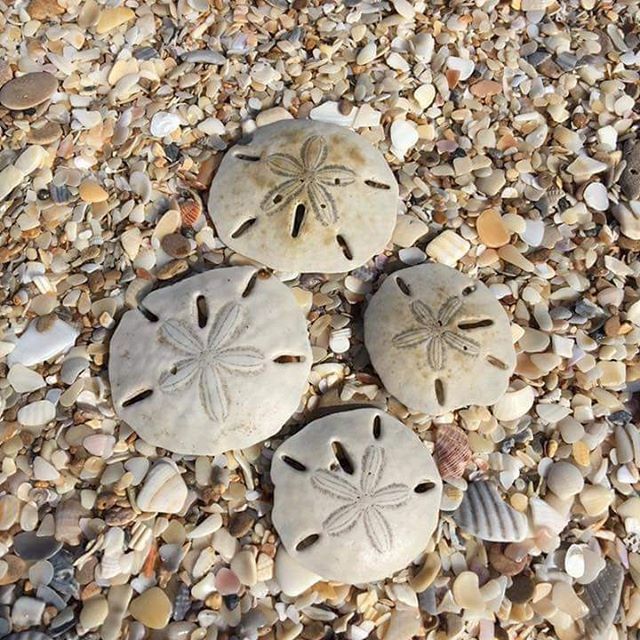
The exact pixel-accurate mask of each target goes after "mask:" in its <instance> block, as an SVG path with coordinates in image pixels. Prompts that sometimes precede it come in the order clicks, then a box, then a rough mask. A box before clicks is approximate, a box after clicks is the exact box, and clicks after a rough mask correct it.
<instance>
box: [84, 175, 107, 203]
mask: <svg viewBox="0 0 640 640" xmlns="http://www.w3.org/2000/svg"><path fill="white" fill-rule="evenodd" d="M78 193H79V194H80V197H81V198H82V200H84V202H89V203H94V202H104V201H105V200H107V199H108V198H109V194H108V193H107V191H106V190H105V189H104V188H103V187H101V186H100V185H99V184H98V183H97V182H94V181H93V180H84V181H83V182H82V184H81V185H80V187H79V189H78Z"/></svg>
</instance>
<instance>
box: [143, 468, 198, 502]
mask: <svg viewBox="0 0 640 640" xmlns="http://www.w3.org/2000/svg"><path fill="white" fill-rule="evenodd" d="M187 494H188V489H187V485H186V484H185V483H184V480H183V479H182V477H181V476H180V472H179V471H178V469H177V467H176V465H175V464H174V463H173V462H172V461H170V460H160V461H159V462H157V463H156V464H155V466H154V467H153V468H152V469H151V471H149V473H148V474H147V477H146V479H145V481H144V484H143V485H142V489H141V490H140V493H139V494H138V497H137V503H138V507H139V508H140V509H142V510H143V511H156V512H161V513H178V512H179V511H180V510H181V509H182V507H183V505H184V503H185V501H186V499H187Z"/></svg>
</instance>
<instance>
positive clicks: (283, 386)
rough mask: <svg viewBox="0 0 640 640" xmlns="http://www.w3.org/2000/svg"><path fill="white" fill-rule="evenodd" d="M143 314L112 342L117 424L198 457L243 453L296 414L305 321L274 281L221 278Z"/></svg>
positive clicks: (150, 303) (241, 271) (203, 280)
mask: <svg viewBox="0 0 640 640" xmlns="http://www.w3.org/2000/svg"><path fill="white" fill-rule="evenodd" d="M143 305H144V308H143V311H144V312H143V311H141V310H139V309H137V310H133V311H129V312H127V313H126V314H125V315H124V316H123V317H122V319H121V321H120V324H119V326H118V327H117V329H116V331H115V333H114V336H113V338H112V339H111V348H110V359H109V378H110V381H111V390H112V397H113V402H114V406H115V408H116V411H117V413H118V415H119V416H120V417H121V418H122V419H123V420H125V421H126V422H127V424H129V425H130V426H131V427H132V428H133V429H135V430H136V431H137V433H138V434H139V435H140V436H142V437H143V438H144V439H145V440H147V441H148V442H149V443H151V444H152V445H154V446H159V447H162V448H164V449H168V450H169V451H175V452H179V453H185V454H198V455H213V454H216V453H221V452H223V451H229V450H230V449H241V448H245V447H248V446H250V445H253V444H255V443H257V442H260V441H261V440H264V439H265V438H268V437H269V436H270V435H273V434H274V433H276V432H277V431H278V430H279V429H280V428H281V427H282V425H283V424H284V423H285V422H286V421H287V420H288V419H289V417H290V416H291V415H292V414H293V412H294V411H295V410H296V408H297V407H298V403H299V401H300V397H301V395H302V393H303V391H304V390H305V388H306V384H307V375H308V373H309V369H310V367H311V360H312V359H311V350H310V346H309V339H308V336H307V328H306V323H305V318H304V315H303V314H302V311H301V310H300V308H299V306H298V304H297V303H296V300H295V297H294V296H293V294H292V293H291V291H290V289H289V288H288V287H286V286H285V285H283V284H282V283H281V282H280V281H279V280H278V279H277V278H275V277H269V276H265V275H263V274H260V273H258V272H257V271H256V270H255V269H253V268H251V267H232V268H227V269H216V270H214V271H209V272H207V273H203V274H199V275H197V276H193V277H192V278H188V279H186V280H183V281H181V282H179V283H177V284H174V285H172V286H168V287H165V288H164V289H158V290H156V291H154V292H152V293H150V294H149V295H147V296H146V297H145V298H144V300H143ZM185 415H188V416H189V420H187V421H185V420H184V416H185Z"/></svg>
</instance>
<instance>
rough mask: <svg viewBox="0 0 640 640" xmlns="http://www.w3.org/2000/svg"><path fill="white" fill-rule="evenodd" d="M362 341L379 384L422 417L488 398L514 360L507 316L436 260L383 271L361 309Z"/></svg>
mask: <svg viewBox="0 0 640 640" xmlns="http://www.w3.org/2000/svg"><path fill="white" fill-rule="evenodd" d="M364 342H365V346H366V348H367V351H368V353H369V356H370V357H371V363H372V365H373V368H374V369H375V370H376V372H377V373H378V375H379V376H380V378H381V380H382V382H383V384H384V386H385V387H386V388H387V390H388V391H389V392H390V393H392V394H393V395H394V396H395V397H396V398H397V399H398V400H399V401H400V402H402V403H403V404H404V405H406V406H407V407H408V408H410V409H412V410H414V411H421V412H422V413H425V414H427V415H430V416H438V415H443V414H446V413H448V412H450V411H453V410H454V409H459V408H460V407H465V406H468V405H471V404H478V405H484V406H486V405H491V404H494V403H495V402H497V401H498V400H499V399H500V397H501V396H502V395H503V394H504V393H505V391H506V390H507V387H508V386H509V379H510V376H511V374H512V372H513V370H514V368H515V364H516V355H515V349H514V346H513V338H512V334H511V325H510V321H509V317H508V316H507V314H506V312H505V310H504V309H503V307H502V305H501V304H500V302H498V300H496V297H495V295H494V294H493V293H492V292H491V291H490V290H489V288H488V287H487V286H485V285H484V284H483V283H482V282H477V281H474V280H472V279H471V278H469V277H468V276H467V275H465V274H464V273H460V272H459V271H456V270H455V269H452V268H451V267H447V266H445V265H442V264H421V265H417V266H415V267H409V268H408V269H400V270H398V271H395V272H394V273H393V274H391V275H390V276H389V277H387V279H386V280H385V281H384V282H383V283H382V286H381V287H380V288H379V289H378V291H377V292H376V293H375V294H374V295H373V297H372V298H371V300H370V301H369V304H368V306H367V309H366V311H365V316H364Z"/></svg>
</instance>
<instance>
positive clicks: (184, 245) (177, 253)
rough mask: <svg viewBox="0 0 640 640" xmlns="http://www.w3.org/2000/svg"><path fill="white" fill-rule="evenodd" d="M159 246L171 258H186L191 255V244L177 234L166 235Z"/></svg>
mask: <svg viewBox="0 0 640 640" xmlns="http://www.w3.org/2000/svg"><path fill="white" fill-rule="evenodd" d="M160 246H161V247H162V249H163V251H164V252H165V253H167V254H168V255H170V256H171V257H172V258H186V257H187V256H188V255H189V254H190V253H192V249H191V243H190V242H189V240H187V238H185V237H184V236H183V235H180V234H179V233H168V234H167V235H166V236H164V237H163V238H162V240H161V241H160Z"/></svg>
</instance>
